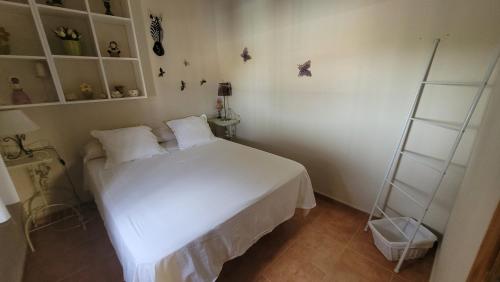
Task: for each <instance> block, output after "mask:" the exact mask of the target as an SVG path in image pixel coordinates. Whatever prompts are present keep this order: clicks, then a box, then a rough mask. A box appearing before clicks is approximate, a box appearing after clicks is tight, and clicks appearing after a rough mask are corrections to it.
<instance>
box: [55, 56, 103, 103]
mask: <svg viewBox="0 0 500 282" xmlns="http://www.w3.org/2000/svg"><path fill="white" fill-rule="evenodd" d="M55 64H56V68H57V70H58V74H59V79H60V81H61V86H62V89H63V92H64V97H65V99H66V101H67V102H71V101H85V100H103V99H107V98H108V95H107V92H106V88H105V87H104V85H105V83H104V80H103V74H102V73H101V68H100V67H99V61H97V60H66V59H56V60H55ZM76 73H77V75H75V74H76ZM82 83H87V84H89V85H90V86H91V87H92V90H93V96H92V97H85V95H84V94H83V93H82V92H81V91H80V85H81V84H82Z"/></svg>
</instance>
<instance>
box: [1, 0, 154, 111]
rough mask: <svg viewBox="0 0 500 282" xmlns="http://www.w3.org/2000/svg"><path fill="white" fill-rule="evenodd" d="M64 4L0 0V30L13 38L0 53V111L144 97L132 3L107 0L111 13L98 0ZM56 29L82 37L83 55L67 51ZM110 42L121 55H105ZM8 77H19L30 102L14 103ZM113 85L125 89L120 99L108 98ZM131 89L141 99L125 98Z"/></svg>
mask: <svg viewBox="0 0 500 282" xmlns="http://www.w3.org/2000/svg"><path fill="white" fill-rule="evenodd" d="M64 4H65V7H56V6H50V5H47V4H46V0H10V1H7V0H0V26H2V27H4V28H5V29H6V30H7V31H8V32H10V34H11V36H10V40H9V43H10V52H9V53H8V54H0V81H1V82H0V110H3V109H12V108H25V107H33V106H47V105H60V104H82V103H94V102H95V103H97V102H108V101H121V100H136V99H144V98H147V93H146V87H145V82H144V76H143V71H142V65H141V61H140V59H139V53H138V45H137V42H136V33H135V27H134V26H133V18H132V13H131V9H130V0H111V8H112V12H113V15H107V14H105V12H106V11H105V8H104V6H103V4H102V1H101V0H78V1H64ZM59 26H65V27H70V28H73V29H76V30H78V31H79V32H80V33H81V34H82V38H81V40H80V45H81V50H82V53H81V54H82V55H81V56H74V55H68V54H67V53H66V50H65V49H64V46H63V41H62V40H61V39H59V38H57V37H56V35H55V34H54V32H53V30H54V29H56V28H57V27H59ZM20 30H21V31H23V32H19V31H20ZM33 34H35V35H36V36H33ZM110 41H115V42H118V44H119V47H120V50H121V53H120V57H111V56H110V55H109V54H108V53H107V49H108V46H109V42H110ZM40 73H41V74H40ZM11 77H18V78H19V79H20V81H21V85H22V87H23V88H25V89H23V90H24V91H25V93H26V94H27V95H28V96H29V97H30V99H31V103H30V104H21V105H19V104H17V105H14V104H13V100H12V99H11V96H12V92H13V90H12V89H11V88H10V86H9V85H8V84H7V83H3V82H4V81H5V82H8V81H9V79H10V78H11ZM2 83H3V84H2ZM82 83H87V84H90V85H91V86H92V89H93V90H94V91H93V92H94V93H93V95H83V93H81V91H80V85H81V84H82ZM34 85H36V86H37V87H35V86H34ZM116 86H121V87H122V88H123V89H124V91H123V92H124V93H123V97H120V98H112V97H116V95H112V92H113V91H114V90H115V87H116ZM129 90H138V92H139V96H127V95H128V93H129V92H128V91H129ZM89 97H90V98H89Z"/></svg>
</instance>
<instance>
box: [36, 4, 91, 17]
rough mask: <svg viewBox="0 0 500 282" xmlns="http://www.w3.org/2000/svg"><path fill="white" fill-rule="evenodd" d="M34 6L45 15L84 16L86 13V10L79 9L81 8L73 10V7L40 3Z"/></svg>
mask: <svg viewBox="0 0 500 282" xmlns="http://www.w3.org/2000/svg"><path fill="white" fill-rule="evenodd" d="M36 6H37V7H38V9H39V10H40V12H41V13H44V14H46V15H53V16H81V17H85V16H87V15H88V13H87V12H86V11H81V10H74V9H68V8H62V7H57V6H49V5H42V4H38V5H36Z"/></svg>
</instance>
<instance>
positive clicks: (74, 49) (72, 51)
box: [63, 40, 82, 56]
mask: <svg viewBox="0 0 500 282" xmlns="http://www.w3.org/2000/svg"><path fill="white" fill-rule="evenodd" d="M63 47H64V52H65V53H66V55H69V56H81V55H82V47H81V45H80V41H77V40H63Z"/></svg>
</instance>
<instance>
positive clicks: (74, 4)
mask: <svg viewBox="0 0 500 282" xmlns="http://www.w3.org/2000/svg"><path fill="white" fill-rule="evenodd" d="M47 2H48V1H47V0H36V3H37V6H38V7H40V8H46V9H53V10H54V11H58V12H67V13H78V12H85V13H87V9H86V7H85V1H83V0H64V1H63V5H62V6H61V7H59V6H53V5H48V4H47Z"/></svg>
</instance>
